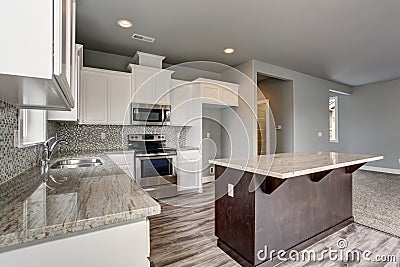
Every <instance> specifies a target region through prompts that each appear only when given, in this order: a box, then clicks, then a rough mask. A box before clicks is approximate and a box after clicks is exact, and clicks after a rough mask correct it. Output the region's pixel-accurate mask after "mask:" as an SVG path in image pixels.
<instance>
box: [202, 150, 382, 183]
mask: <svg viewBox="0 0 400 267" xmlns="http://www.w3.org/2000/svg"><path fill="white" fill-rule="evenodd" d="M381 159H383V156H370V155H360V154H347V153H336V152H297V153H281V154H271V155H261V156H257V157H249V158H231V159H229V158H226V159H214V160H210V163H212V164H215V165H220V166H224V167H229V168H232V169H238V170H242V171H247V172H253V173H257V174H262V175H268V176H271V177H275V178H281V179H287V178H292V177H296V176H300V175H306V174H310V173H315V172H320V171H326V170H332V169H336V168H342V167H346V166H350V165H356V164H363V163H367V162H371V161H376V160H381Z"/></svg>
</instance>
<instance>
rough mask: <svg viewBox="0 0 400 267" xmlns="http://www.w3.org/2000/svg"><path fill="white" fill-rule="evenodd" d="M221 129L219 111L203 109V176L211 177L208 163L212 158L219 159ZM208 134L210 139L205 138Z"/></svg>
mask: <svg viewBox="0 0 400 267" xmlns="http://www.w3.org/2000/svg"><path fill="white" fill-rule="evenodd" d="M222 132H223V127H222V126H221V109H216V108H204V107H203V117H202V139H203V141H202V161H203V164H202V168H203V173H202V175H203V176H209V175H211V174H210V172H209V166H210V164H209V163H208V161H209V160H210V159H214V158H221V143H222ZM207 133H210V137H209V138H208V137H207Z"/></svg>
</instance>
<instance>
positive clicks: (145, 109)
mask: <svg viewBox="0 0 400 267" xmlns="http://www.w3.org/2000/svg"><path fill="white" fill-rule="evenodd" d="M131 110H132V115H131V118H132V120H131V124H132V125H170V119H169V117H170V114H171V106H169V105H152V104H137V103H132V108H131Z"/></svg>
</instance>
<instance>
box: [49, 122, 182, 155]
mask: <svg viewBox="0 0 400 267" xmlns="http://www.w3.org/2000/svg"><path fill="white" fill-rule="evenodd" d="M51 124H52V125H51V126H50V127H49V128H50V129H52V130H53V131H54V129H57V136H58V138H63V139H66V140H67V141H68V143H69V144H68V146H64V147H63V148H62V149H66V150H67V151H73V152H81V151H104V150H123V149H126V148H127V147H128V142H127V135H128V134H134V133H136V134H140V133H153V134H158V133H160V134H163V135H165V137H166V140H167V141H166V145H167V146H169V147H181V146H184V145H185V143H186V128H185V127H176V126H162V127H161V126H120V125H80V124H78V123H76V122H51ZM53 124H57V125H53ZM102 134H104V135H105V136H104V137H105V138H104V139H102ZM49 135H50V134H49Z"/></svg>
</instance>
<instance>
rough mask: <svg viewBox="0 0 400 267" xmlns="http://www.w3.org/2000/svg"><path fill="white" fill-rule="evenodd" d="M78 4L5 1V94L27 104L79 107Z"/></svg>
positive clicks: (1, 75) (0, 24) (0, 23)
mask: <svg viewBox="0 0 400 267" xmlns="http://www.w3.org/2000/svg"><path fill="white" fill-rule="evenodd" d="M75 7H76V3H75V0H36V1H31V0H14V1H5V2H4V3H2V7H1V8H2V12H1V16H0V32H1V35H2V41H1V42H0V58H1V60H0V97H1V98H3V99H5V100H6V101H8V102H10V103H12V104H15V105H16V106H18V107H23V108H38V109H56V110H70V109H71V108H72V107H73V106H74V100H73V94H72V91H71V88H73V86H72V84H73V78H72V77H73V70H74V66H73V62H74V60H73V59H74V57H75V52H74V50H75ZM16 18H23V19H16Z"/></svg>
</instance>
